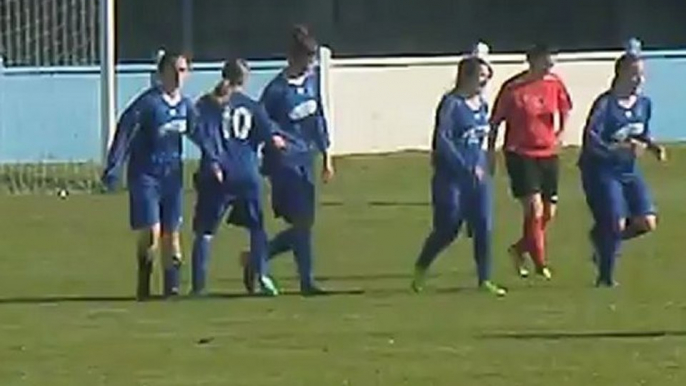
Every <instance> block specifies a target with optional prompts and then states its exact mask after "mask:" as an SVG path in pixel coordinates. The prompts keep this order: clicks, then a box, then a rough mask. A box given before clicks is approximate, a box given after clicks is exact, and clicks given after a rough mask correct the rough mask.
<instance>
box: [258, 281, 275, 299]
mask: <svg viewBox="0 0 686 386" xmlns="http://www.w3.org/2000/svg"><path fill="white" fill-rule="evenodd" d="M257 281H258V282H259V284H260V295H263V296H272V297H273V296H279V288H278V287H277V286H276V283H274V280H272V279H271V278H270V277H269V276H260V277H259V278H258V279H257Z"/></svg>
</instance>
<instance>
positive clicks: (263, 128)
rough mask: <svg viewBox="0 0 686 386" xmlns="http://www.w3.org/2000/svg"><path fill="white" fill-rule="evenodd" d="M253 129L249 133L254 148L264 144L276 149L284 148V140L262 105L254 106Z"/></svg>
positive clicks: (282, 134) (283, 136)
mask: <svg viewBox="0 0 686 386" xmlns="http://www.w3.org/2000/svg"><path fill="white" fill-rule="evenodd" d="M254 110H255V117H254V119H255V129H254V130H253V131H252V133H251V141H252V142H253V144H254V145H255V146H257V145H259V144H261V143H264V144H265V145H267V146H273V147H275V148H277V149H280V150H282V149H284V148H286V139H285V135H284V133H282V132H281V130H280V129H279V126H278V125H277V124H276V122H274V121H272V120H271V118H270V117H269V114H267V111H266V110H265V108H264V106H263V105H259V104H258V105H256V106H255V109H254Z"/></svg>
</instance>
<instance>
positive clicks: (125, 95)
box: [0, 51, 686, 163]
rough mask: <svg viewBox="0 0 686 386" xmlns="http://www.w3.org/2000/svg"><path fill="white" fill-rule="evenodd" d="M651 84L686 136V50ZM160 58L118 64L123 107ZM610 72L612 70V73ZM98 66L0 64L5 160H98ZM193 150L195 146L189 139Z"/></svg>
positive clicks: (200, 84) (659, 106) (262, 76)
mask: <svg viewBox="0 0 686 386" xmlns="http://www.w3.org/2000/svg"><path fill="white" fill-rule="evenodd" d="M283 65H284V63H283V62H274V61H270V62H255V63H251V66H252V68H253V72H252V77H251V80H250V81H249V85H248V93H249V94H251V95H253V96H257V95H259V93H260V91H261V90H262V88H263V87H264V86H265V85H266V84H267V82H268V81H269V80H270V79H271V78H272V77H274V76H275V75H276V74H277V73H278V71H279V70H280V69H281V67H282V66H283ZM646 67H647V72H648V74H647V75H648V82H647V85H646V92H647V94H648V95H650V96H651V97H652V98H653V102H654V103H653V104H654V113H653V122H652V127H653V130H654V133H655V136H656V137H657V138H658V139H659V140H661V141H682V140H686V51H677V52H654V53H650V54H649V55H648V59H647V63H646ZM219 68H220V64H219V63H215V64H212V63H210V64H196V65H195V66H194V72H193V74H192V76H191V78H190V80H189V83H188V85H187V87H186V92H187V93H188V94H189V95H192V96H194V97H196V96H199V95H200V94H201V93H203V92H204V91H205V90H208V89H210V88H212V86H213V85H214V84H215V82H216V81H217V79H218V78H219ZM151 71H152V66H141V65H138V66H132V65H128V66H127V65H122V66H120V67H118V76H117V107H118V109H121V108H122V107H124V106H126V103H128V101H130V100H131V99H132V98H133V97H134V96H135V95H136V94H137V93H138V92H139V91H140V90H141V89H143V88H144V87H146V86H147V85H148V84H149V80H150V72H151ZM608 76H609V74H608ZM99 100H100V83H99V74H98V69H97V68H94V67H83V68H47V69H46V68H42V69H41V68H16V69H15V68H4V69H3V68H0V163H14V162H36V161H44V162H51V161H98V160H99V159H100V154H99V151H100V143H101V141H100V118H99V112H100V102H99ZM186 148H187V149H189V150H190V151H189V152H188V153H187V154H188V155H189V156H191V157H195V156H197V150H196V149H195V148H194V147H193V146H186Z"/></svg>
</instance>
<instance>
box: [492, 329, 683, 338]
mask: <svg viewBox="0 0 686 386" xmlns="http://www.w3.org/2000/svg"><path fill="white" fill-rule="evenodd" d="M685 336H686V330H652V331H651V330H648V331H550V332H506V333H494V334H482V335H479V338H481V339H511V340H581V339H651V338H665V337H685Z"/></svg>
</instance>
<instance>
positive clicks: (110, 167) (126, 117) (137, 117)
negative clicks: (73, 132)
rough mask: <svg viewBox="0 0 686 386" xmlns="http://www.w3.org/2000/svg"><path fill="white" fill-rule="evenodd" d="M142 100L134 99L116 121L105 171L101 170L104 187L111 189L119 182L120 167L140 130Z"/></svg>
mask: <svg viewBox="0 0 686 386" xmlns="http://www.w3.org/2000/svg"><path fill="white" fill-rule="evenodd" d="M143 100H144V99H143V98H141V97H139V98H136V100H134V101H133V102H132V103H131V104H130V105H129V106H127V107H126V109H124V112H123V113H122V114H121V116H120V117H119V120H118V121H117V128H116V130H115V133H114V139H113V140H112V144H111V146H110V148H109V150H108V152H107V160H106V161H105V162H106V163H105V169H104V170H103V173H102V177H101V180H102V182H103V184H104V185H105V187H107V188H108V189H110V190H111V189H113V188H114V186H115V185H116V183H117V181H118V180H119V174H120V169H121V166H122V165H123V164H124V162H125V161H126V159H127V157H128V155H129V151H130V150H131V142H132V141H133V138H134V137H135V135H136V133H137V132H138V130H139V129H140V125H141V120H142V114H143V112H142V109H143V107H144V106H143V104H144V103H143Z"/></svg>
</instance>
